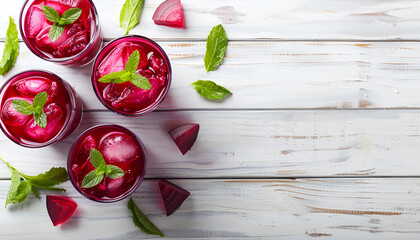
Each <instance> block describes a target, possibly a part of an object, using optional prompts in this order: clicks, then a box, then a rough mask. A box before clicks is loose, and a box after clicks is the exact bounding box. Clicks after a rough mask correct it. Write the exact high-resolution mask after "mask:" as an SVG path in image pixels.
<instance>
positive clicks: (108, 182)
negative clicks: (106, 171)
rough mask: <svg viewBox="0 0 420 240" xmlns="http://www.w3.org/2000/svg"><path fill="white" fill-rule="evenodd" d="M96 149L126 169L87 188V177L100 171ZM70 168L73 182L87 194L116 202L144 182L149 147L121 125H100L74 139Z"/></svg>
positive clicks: (68, 163) (69, 159) (107, 161)
mask: <svg viewBox="0 0 420 240" xmlns="http://www.w3.org/2000/svg"><path fill="white" fill-rule="evenodd" d="M92 149H96V150H97V151H99V152H100V153H101V155H102V156H103V159H104V160H105V162H106V164H110V165H114V166H116V167H118V168H120V169H122V171H124V175H123V176H122V177H119V178H116V179H113V178H111V177H108V176H107V175H104V178H103V180H102V181H101V182H100V183H99V184H97V185H95V186H93V187H88V188H84V187H83V185H82V182H83V179H84V178H85V177H86V175H87V174H89V173H90V172H92V171H96V168H95V167H94V166H93V164H92V162H91V159H90V152H91V151H92ZM67 170H68V173H69V177H70V181H71V183H72V184H73V186H74V187H75V188H76V189H77V191H79V192H80V193H81V194H82V195H83V196H85V197H86V198H89V199H91V200H94V201H97V202H116V201H119V200H121V199H123V198H125V197H127V196H128V195H130V194H131V193H132V192H134V191H135V190H136V189H137V187H138V186H139V185H140V182H141V181H142V180H143V178H144V175H145V173H146V150H145V148H144V146H143V143H142V142H141V140H140V139H139V138H138V137H137V136H136V135H135V134H134V133H133V132H131V131H130V130H128V129H127V128H124V127H121V126H118V125H100V126H96V127H93V128H91V129H88V130H86V131H85V132H84V133H82V134H81V135H80V136H79V137H78V138H77V139H76V141H75V142H74V144H73V146H72V147H71V149H70V153H69V156H68V159H67Z"/></svg>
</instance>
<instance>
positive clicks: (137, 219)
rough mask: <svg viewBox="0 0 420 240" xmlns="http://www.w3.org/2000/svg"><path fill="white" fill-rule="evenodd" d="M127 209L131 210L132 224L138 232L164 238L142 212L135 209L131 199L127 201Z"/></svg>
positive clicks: (135, 206)
mask: <svg viewBox="0 0 420 240" xmlns="http://www.w3.org/2000/svg"><path fill="white" fill-rule="evenodd" d="M127 207H128V209H130V210H131V214H132V215H133V222H134V225H136V226H137V227H138V228H140V230H142V231H143V232H144V233H147V234H151V235H159V236H161V237H164V236H165V235H164V234H163V233H162V232H161V231H160V230H159V228H157V227H156V226H155V225H154V224H153V223H152V222H151V221H150V219H149V218H148V217H147V216H146V215H144V213H143V212H142V211H140V209H139V208H138V207H137V205H136V203H135V202H134V201H133V199H132V198H130V200H128V205H127Z"/></svg>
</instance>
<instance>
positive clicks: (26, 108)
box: [12, 99, 35, 116]
mask: <svg viewBox="0 0 420 240" xmlns="http://www.w3.org/2000/svg"><path fill="white" fill-rule="evenodd" d="M12 107H13V108H14V109H16V111H18V112H20V113H22V114H25V115H28V116H29V115H32V114H33V113H34V112H35V109H34V107H33V106H32V105H31V104H30V103H29V102H28V101H25V100H19V99H15V100H13V101H12Z"/></svg>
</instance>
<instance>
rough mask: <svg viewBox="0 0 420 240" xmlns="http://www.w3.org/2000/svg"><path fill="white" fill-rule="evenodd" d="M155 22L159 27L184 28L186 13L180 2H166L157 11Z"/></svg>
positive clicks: (168, 0) (167, 0)
mask: <svg viewBox="0 0 420 240" xmlns="http://www.w3.org/2000/svg"><path fill="white" fill-rule="evenodd" d="M153 21H155V24H157V25H164V26H168V27H174V28H184V12H183V11H182V5H181V1H180V0H166V1H164V2H163V3H162V4H160V5H159V7H158V8H157V9H156V11H155V13H154V14H153Z"/></svg>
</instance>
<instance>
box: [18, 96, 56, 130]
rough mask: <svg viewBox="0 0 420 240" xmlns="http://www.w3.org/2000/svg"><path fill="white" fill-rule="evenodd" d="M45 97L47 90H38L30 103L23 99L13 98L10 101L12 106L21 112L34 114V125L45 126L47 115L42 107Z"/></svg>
mask: <svg viewBox="0 0 420 240" xmlns="http://www.w3.org/2000/svg"><path fill="white" fill-rule="evenodd" d="M47 99H48V95H47V92H40V93H38V94H37V95H36V96H35V98H34V101H33V103H32V104H31V103H29V102H28V101H25V100H19V99H15V100H13V101H12V107H13V108H14V109H16V111H18V112H20V113H22V114H25V115H28V116H29V115H34V120H35V123H36V125H38V126H40V127H42V128H45V127H46V126H47V115H45V112H44V110H42V109H43V108H44V106H45V103H47Z"/></svg>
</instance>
